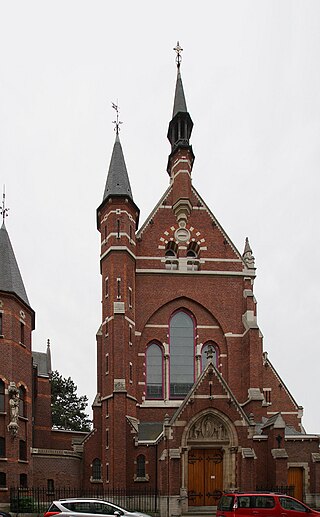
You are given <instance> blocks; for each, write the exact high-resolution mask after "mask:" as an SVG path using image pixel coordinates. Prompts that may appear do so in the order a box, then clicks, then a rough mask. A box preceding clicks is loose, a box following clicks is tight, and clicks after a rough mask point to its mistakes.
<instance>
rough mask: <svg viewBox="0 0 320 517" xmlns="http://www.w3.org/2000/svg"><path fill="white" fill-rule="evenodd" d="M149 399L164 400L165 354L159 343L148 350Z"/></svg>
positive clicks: (150, 346) (153, 344) (152, 344)
mask: <svg viewBox="0 0 320 517" xmlns="http://www.w3.org/2000/svg"><path fill="white" fill-rule="evenodd" d="M147 398H148V399H162V398H163V354H162V350H161V348H160V346H159V345H158V344H157V343H151V345H149V346H148V348H147Z"/></svg>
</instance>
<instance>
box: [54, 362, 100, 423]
mask: <svg viewBox="0 0 320 517" xmlns="http://www.w3.org/2000/svg"><path fill="white" fill-rule="evenodd" d="M87 405H88V398H87V397H86V395H82V396H80V397H78V395H77V386H76V385H75V383H74V382H73V380H72V379H71V377H68V378H67V379H65V378H64V377H62V375H60V374H59V372H58V371H57V370H54V371H53V372H52V374H51V412H52V425H53V427H56V428H58V429H67V430H70V431H90V429H91V421H90V419H89V417H88V415H87V414H86V413H85V409H86V407H87Z"/></svg>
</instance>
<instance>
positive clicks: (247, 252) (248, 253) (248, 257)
mask: <svg viewBox="0 0 320 517" xmlns="http://www.w3.org/2000/svg"><path fill="white" fill-rule="evenodd" d="M242 258H243V260H244V261H245V263H246V265H247V268H248V269H255V265H254V256H253V255H252V249H251V247H250V244H249V239H248V237H246V242H245V246H244V252H243V255H242Z"/></svg>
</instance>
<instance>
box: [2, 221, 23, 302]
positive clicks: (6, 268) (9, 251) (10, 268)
mask: <svg viewBox="0 0 320 517" xmlns="http://www.w3.org/2000/svg"><path fill="white" fill-rule="evenodd" d="M0 291H6V292H9V293H14V294H16V295H17V296H19V298H21V300H22V301H23V302H24V303H26V304H27V305H28V306H29V307H30V303H29V300H28V297H27V293H26V290H25V287H24V284H23V281H22V277H21V274H20V271H19V267H18V264H17V261H16V257H15V255H14V251H13V248H12V245H11V242H10V238H9V235H8V232H7V229H6V227H5V224H4V223H3V224H2V226H1V228H0Z"/></svg>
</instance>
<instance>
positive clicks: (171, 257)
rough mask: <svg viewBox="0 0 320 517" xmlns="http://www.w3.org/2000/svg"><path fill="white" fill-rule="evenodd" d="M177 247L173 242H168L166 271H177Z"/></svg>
mask: <svg viewBox="0 0 320 517" xmlns="http://www.w3.org/2000/svg"><path fill="white" fill-rule="evenodd" d="M177 256H178V245H177V243H176V242H174V241H169V242H168V244H167V246H166V251H165V257H166V263H165V264H166V269H178V264H179V262H178V259H177Z"/></svg>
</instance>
